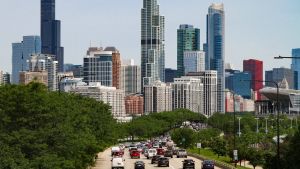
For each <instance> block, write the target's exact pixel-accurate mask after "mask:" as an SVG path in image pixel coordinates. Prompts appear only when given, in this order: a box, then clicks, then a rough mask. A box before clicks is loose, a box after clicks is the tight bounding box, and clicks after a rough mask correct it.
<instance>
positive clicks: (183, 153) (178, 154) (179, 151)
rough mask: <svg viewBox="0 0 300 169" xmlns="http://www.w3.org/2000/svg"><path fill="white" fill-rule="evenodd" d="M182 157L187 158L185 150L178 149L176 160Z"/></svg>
mask: <svg viewBox="0 0 300 169" xmlns="http://www.w3.org/2000/svg"><path fill="white" fill-rule="evenodd" d="M180 157H184V158H187V152H186V150H185V149H179V150H178V151H177V158H180Z"/></svg>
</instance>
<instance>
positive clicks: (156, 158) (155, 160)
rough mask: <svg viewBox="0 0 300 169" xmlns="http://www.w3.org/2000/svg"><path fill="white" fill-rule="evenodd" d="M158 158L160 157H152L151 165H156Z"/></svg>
mask: <svg viewBox="0 0 300 169" xmlns="http://www.w3.org/2000/svg"><path fill="white" fill-rule="evenodd" d="M160 157H161V156H160V155H155V156H153V157H152V159H151V164H157V163H158V160H159V158H160Z"/></svg>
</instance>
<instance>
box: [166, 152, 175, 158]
mask: <svg viewBox="0 0 300 169" xmlns="http://www.w3.org/2000/svg"><path fill="white" fill-rule="evenodd" d="M164 156H165V157H171V158H173V152H172V150H167V151H166V152H165V155H164Z"/></svg>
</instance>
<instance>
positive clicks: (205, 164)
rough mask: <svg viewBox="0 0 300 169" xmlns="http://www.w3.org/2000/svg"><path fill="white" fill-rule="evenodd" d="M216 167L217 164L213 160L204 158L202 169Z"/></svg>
mask: <svg viewBox="0 0 300 169" xmlns="http://www.w3.org/2000/svg"><path fill="white" fill-rule="evenodd" d="M214 168H215V164H214V162H213V161H211V160H204V161H203V162H202V169H214Z"/></svg>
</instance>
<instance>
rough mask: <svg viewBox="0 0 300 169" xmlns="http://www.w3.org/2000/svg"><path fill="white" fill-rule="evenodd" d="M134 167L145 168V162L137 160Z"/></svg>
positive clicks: (135, 168)
mask: <svg viewBox="0 0 300 169" xmlns="http://www.w3.org/2000/svg"><path fill="white" fill-rule="evenodd" d="M134 169H145V163H144V162H143V161H137V162H135V163H134Z"/></svg>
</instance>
